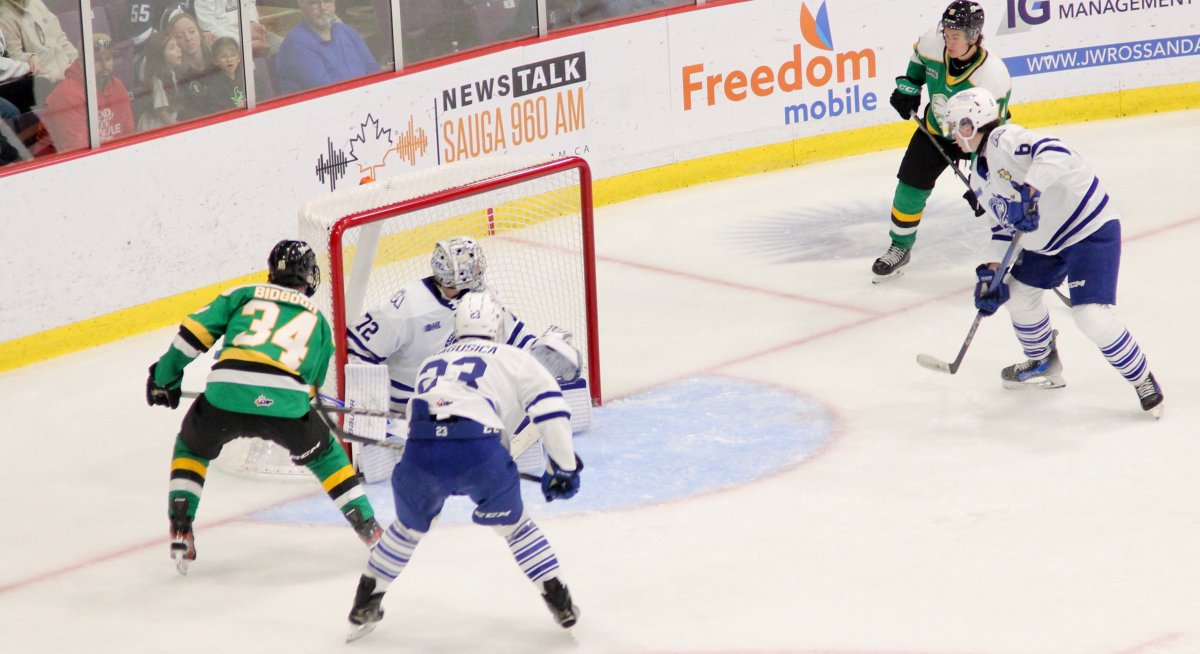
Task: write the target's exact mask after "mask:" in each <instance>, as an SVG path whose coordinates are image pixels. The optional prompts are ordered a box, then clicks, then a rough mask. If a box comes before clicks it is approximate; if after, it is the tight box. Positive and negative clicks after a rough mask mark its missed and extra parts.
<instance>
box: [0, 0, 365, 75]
mask: <svg viewBox="0 0 1200 654" xmlns="http://www.w3.org/2000/svg"><path fill="white" fill-rule="evenodd" d="M0 1H4V0H0ZM299 3H300V18H301V22H300V23H299V24H297V25H296V27H294V28H292V31H291V32H288V35H287V38H285V39H284V40H283V45H281V46H279V54H277V55H275V78H276V83H277V87H278V91H279V92H280V93H295V92H297V91H304V90H306V89H311V88H315V87H318V86H325V85H326V84H333V83H334V82H340V81H342V80H347V79H353V78H355V77H361V76H363V75H367V74H370V73H374V72H377V71H378V70H379V63H378V62H377V61H375V57H374V56H373V55H372V54H371V51H370V50H369V49H368V48H367V44H366V43H365V42H363V39H362V37H361V36H359V35H358V32H355V31H354V28H352V27H349V26H348V25H346V24H345V23H341V22H338V20H337V16H336V7H335V6H334V0H299Z"/></svg>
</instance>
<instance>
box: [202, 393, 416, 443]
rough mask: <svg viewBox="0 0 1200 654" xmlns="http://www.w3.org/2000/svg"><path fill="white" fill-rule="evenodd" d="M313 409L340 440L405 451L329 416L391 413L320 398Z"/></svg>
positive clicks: (370, 415) (382, 414) (369, 415)
mask: <svg viewBox="0 0 1200 654" xmlns="http://www.w3.org/2000/svg"><path fill="white" fill-rule="evenodd" d="M201 395H203V393H197V392H195V391H183V392H182V393H180V394H179V396H180V397H182V398H185V399H189V400H194V399H196V398H198V397H200V396H201ZM312 408H313V410H315V411H316V412H317V416H318V417H319V418H321V422H323V423H325V426H326V427H328V428H329V430H330V431H332V432H333V433H334V435H336V436H337V437H338V438H340V439H341V440H343V441H352V442H355V443H362V444H363V445H378V446H380V447H386V448H389V449H394V450H403V449H404V443H393V442H390V441H379V440H375V439H374V438H367V437H365V436H358V435H357V434H350V433H347V432H346V431H345V430H343V429H342V428H341V426H339V425H338V424H337V420H334V419H333V418H332V417H331V416H330V415H329V414H333V413H346V414H354V415H359V416H368V417H372V416H373V417H384V418H386V417H388V416H390V415H392V414H391V413H389V412H387V411H366V410H363V409H355V408H353V407H341V406H333V405H330V404H325V403H324V402H322V401H321V400H320V398H318V399H317V401H316V402H315V403H313V404H312Z"/></svg>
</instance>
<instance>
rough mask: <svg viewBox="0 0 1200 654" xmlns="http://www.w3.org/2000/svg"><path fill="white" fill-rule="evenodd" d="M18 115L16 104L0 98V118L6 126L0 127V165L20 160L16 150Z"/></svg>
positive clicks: (19, 113)
mask: <svg viewBox="0 0 1200 654" xmlns="http://www.w3.org/2000/svg"><path fill="white" fill-rule="evenodd" d="M20 115H21V110H20V109H17V105H15V104H13V103H11V102H9V101H8V100H5V99H4V98H0V120H3V121H4V125H5V126H6V127H7V128H8V129H0V166H4V165H6V164H10V163H12V162H14V161H20V160H21V154H20V151H18V150H17V143H16V141H17V133H16V123H15V121H16V120H17V118H18V117H19V116H20Z"/></svg>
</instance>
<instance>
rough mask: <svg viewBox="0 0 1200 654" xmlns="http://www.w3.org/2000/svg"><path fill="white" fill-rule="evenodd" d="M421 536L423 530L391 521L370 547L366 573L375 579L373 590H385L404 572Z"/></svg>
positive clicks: (397, 521)
mask: <svg viewBox="0 0 1200 654" xmlns="http://www.w3.org/2000/svg"><path fill="white" fill-rule="evenodd" d="M423 536H425V532H423V531H417V530H415V529H409V528H408V527H405V526H404V523H402V522H400V521H399V520H395V521H393V522H392V524H391V526H389V527H388V528H387V531H384V532H383V537H382V538H380V539H379V542H378V543H375V547H373V548H371V559H370V560H369V561H367V575H369V576H370V577H372V578H374V579H375V591H374V592H376V593H382V592H384V591H386V590H387V587H388V585H390V584H391V583H392V582H393V581H395V580H396V577H399V576H400V573H401V572H404V567H405V566H407V565H408V562H409V560H410V559H412V555H413V550H415V549H417V543H419V542H421V538H422V537H423Z"/></svg>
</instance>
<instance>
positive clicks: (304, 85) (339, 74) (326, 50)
mask: <svg viewBox="0 0 1200 654" xmlns="http://www.w3.org/2000/svg"><path fill="white" fill-rule="evenodd" d="M299 4H300V17H301V22H300V23H298V24H297V25H296V27H294V28H292V31H291V32H288V35H287V37H286V38H284V40H283V44H282V45H280V46H279V53H278V54H276V55H275V82H276V86H277V87H278V90H279V92H280V93H296V92H299V91H304V90H307V89H311V88H316V87H318V86H325V85H327V84H333V83H335V82H341V81H342V80H348V79H354V78H356V77H361V76H363V75H368V74H370V73H374V72H378V71H379V62H377V61H375V57H374V56H373V55H372V54H371V51H370V50H369V49H368V48H367V44H366V43H365V42H364V41H363V39H362V37H361V36H359V35H358V32H355V31H354V28H352V27H350V26H348V25H346V24H345V23H342V22H339V21H338V20H337V16H336V12H337V8H336V6H335V5H334V0H299Z"/></svg>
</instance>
